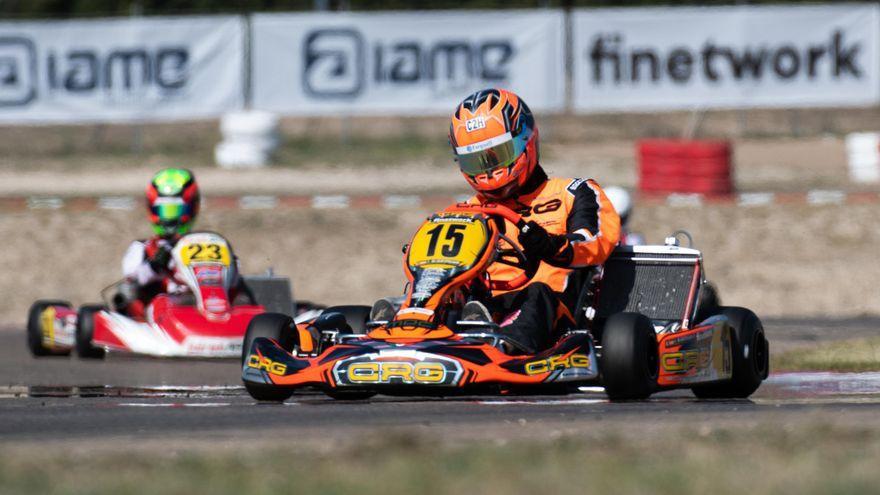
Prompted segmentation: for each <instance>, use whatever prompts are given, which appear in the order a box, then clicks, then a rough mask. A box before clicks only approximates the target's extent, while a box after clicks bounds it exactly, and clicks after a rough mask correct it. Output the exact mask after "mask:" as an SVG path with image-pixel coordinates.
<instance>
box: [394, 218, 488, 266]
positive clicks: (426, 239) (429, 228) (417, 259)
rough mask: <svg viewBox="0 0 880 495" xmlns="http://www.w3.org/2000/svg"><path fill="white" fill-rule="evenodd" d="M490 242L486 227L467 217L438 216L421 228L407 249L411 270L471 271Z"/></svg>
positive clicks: (477, 219)
mask: <svg viewBox="0 0 880 495" xmlns="http://www.w3.org/2000/svg"><path fill="white" fill-rule="evenodd" d="M488 242H489V232H488V230H487V229H486V224H485V223H483V221H482V220H481V219H479V218H476V217H473V216H469V215H455V216H450V215H437V216H434V217H431V218H430V219H428V221H427V222H425V223H424V224H422V226H421V228H419V230H418V232H416V235H415V237H413V240H412V243H411V245H410V248H409V259H408V263H409V266H410V267H411V268H413V269H415V268H421V269H430V268H441V269H443V268H465V269H467V268H470V267H472V266H473V265H474V264H475V263H476V262H477V261H478V260H479V259H480V255H482V254H483V252H484V250H485V248H486V244H487V243H488Z"/></svg>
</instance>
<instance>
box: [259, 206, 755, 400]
mask: <svg viewBox="0 0 880 495" xmlns="http://www.w3.org/2000/svg"><path fill="white" fill-rule="evenodd" d="M505 221H506V224H507V225H508V228H509V226H510V225H511V224H512V225H513V226H515V227H517V228H521V227H522V226H524V225H525V222H524V220H523V219H522V218H521V216H520V215H519V214H517V213H516V212H514V211H512V210H510V209H508V208H505V207H503V206H500V205H468V204H459V205H456V206H453V207H451V208H448V209H446V210H444V211H442V212H439V213H436V214H434V215H432V216H431V217H429V218H428V219H427V220H426V221H425V222H424V223H423V224H422V225H421V227H420V228H419V230H418V231H417V232H416V234H415V236H414V237H413V239H412V241H411V242H410V244H408V245H407V247H406V249H405V254H404V263H403V265H404V270H405V272H406V276H407V278H408V279H409V284H408V286H407V290H406V294H405V297H404V300H403V302H402V303H401V304H400V307H399V309H398V310H397V311H396V314H395V315H394V317H393V318H391V319H389V321H367V320H368V314H369V308H368V307H366V306H364V307H357V306H345V307H339V308H328V309H327V310H325V311H324V313H323V314H322V315H321V316H319V317H318V318H316V319H314V320H311V321H308V322H305V323H300V324H295V323H294V322H293V320H292V319H291V318H290V317H289V316H286V315H282V314H275V313H265V314H262V315H258V316H256V317H255V318H254V319H253V320H251V322H250V324H249V326H248V330H247V334H246V336H245V340H244V343H243V346H242V380H243V381H244V384H245V387H246V389H247V390H248V392H249V393H250V394H251V396H252V397H254V398H255V399H257V400H268V401H283V400H285V399H287V398H288V397H290V396H291V395H292V394H293V393H294V392H295V391H296V390H297V389H300V388H304V387H318V388H321V389H323V390H324V391H325V392H326V393H327V394H328V395H330V396H331V397H335V398H366V397H369V396H372V395H374V394H376V393H383V394H390V395H451V394H471V393H493V392H494V393H499V392H501V393H503V392H510V393H513V392H527V393H536V392H537V393H545V392H550V391H553V392H559V391H573V390H577V388H578V387H580V386H583V385H588V384H602V385H603V386H604V387H605V391H606V393H607V394H608V396H609V397H610V398H611V399H614V400H617V399H643V398H647V397H648V396H650V395H651V394H652V393H654V392H656V391H659V390H664V389H672V388H685V387H686V388H692V389H693V390H694V392H695V393H696V394H697V395H698V396H701V397H740V396H748V395H749V394H751V393H752V392H753V391H754V390H755V389H757V387H758V385H760V383H761V381H762V380H763V379H764V378H766V376H767V366H766V361H767V343H766V339H765V338H764V333H763V329H762V328H761V326H760V321H759V320H758V319H757V317H755V316H754V314H753V313H751V312H750V311H748V310H745V309H742V308H717V307H716V308H698V306H699V305H698V304H697V301H698V300H699V289H700V287H701V285H702V283H703V282H704V280H703V275H702V258H701V256H700V253H699V251H697V250H694V249H689V248H682V247H679V246H677V245H667V246H647V247H645V246H640V247H637V248H622V249H619V250H618V251H617V252H616V253H615V254H614V255H612V257H611V258H610V259H609V261H608V263H607V264H606V268H605V269H604V275H603V270H600V269H597V268H593V269H591V270H588V271H584V272H583V273H582V274H581V275H583V276H582V277H575V278H580V279H582V280H585V282H584V283H583V285H582V287H581V288H580V291H579V293H578V295H577V307H576V308H574V309H575V310H576V311H575V312H574V313H575V314H576V321H577V323H576V324H575V325H573V326H572V328H568V329H562V330H563V331H561V332H559V337H558V339H557V340H556V342H555V344H554V345H552V346H551V347H550V348H549V349H546V350H544V351H542V352H539V353H536V354H534V353H526V352H525V351H524V350H523V349H522V348H521V347H520V346H518V345H517V343H516V342H513V341H511V340H510V339H509V338H507V337H506V336H505V335H504V333H503V329H501V328H500V327H499V326H498V325H497V324H496V323H495V322H490V321H459V316H460V311H461V308H462V306H463V304H464V303H465V302H466V301H467V300H469V299H470V298H473V297H478V296H479V295H480V294H483V295H485V294H487V293H489V292H490V291H498V290H514V289H518V288H520V287H523V286H525V285H526V284H527V283H528V282H529V280H530V279H531V277H532V276H533V275H534V273H535V272H536V271H537V268H538V262H535V261H533V260H529V259H528V258H527V257H526V256H525V254H524V253H523V252H522V251H521V250H520V249H518V248H517V247H516V244H514V243H513V242H511V241H510V239H509V238H508V237H506V235H505V234H504V233H503V232H504V228H505V227H504V226H503V224H504V223H505ZM492 263H506V264H509V265H512V266H515V267H517V268H520V269H521V270H522V273H521V275H520V276H518V277H516V278H515V279H513V280H493V279H491V278H490V277H489V275H488V272H487V268H488V267H489V266H490V265H491V264H492ZM664 267H665V268H669V270H666V272H664V270H663V268H664ZM645 268H647V270H645ZM682 268H683V270H682ZM615 277H617V278H619V279H620V280H616V281H615V280H609V279H610V278H615ZM606 280H608V281H606ZM645 290H651V291H652V292H654V293H652V294H645V293H644V291H645ZM670 294H671V296H670ZM712 311H714V313H715V314H714V315H710V316H707V315H706V313H707V312H712ZM645 313H647V314H645ZM698 313H702V314H701V315H700V318H702V319H704V321H702V322H701V323H700V324H698V325H691V321H694V320H695V319H696V318H697V316H698ZM670 315H671V316H670ZM743 349H745V351H743ZM744 352H745V354H744Z"/></svg>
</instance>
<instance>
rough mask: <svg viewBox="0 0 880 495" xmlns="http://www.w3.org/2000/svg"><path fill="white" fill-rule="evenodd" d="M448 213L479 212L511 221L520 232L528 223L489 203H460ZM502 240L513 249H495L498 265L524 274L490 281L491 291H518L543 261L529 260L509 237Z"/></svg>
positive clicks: (515, 214) (503, 208)
mask: <svg viewBox="0 0 880 495" xmlns="http://www.w3.org/2000/svg"><path fill="white" fill-rule="evenodd" d="M447 211H471V212H474V211H475V212H479V213H483V214H485V215H487V216H489V217H490V218H492V219H493V220H494V221H496V222H503V221H504V220H507V221H509V222H510V223H512V224H513V225H515V226H516V228H517V229H518V230H522V228H523V227H525V226H526V221H525V220H523V218H522V216H521V215H520V214H519V213H517V212H515V211H513V210H511V209H510V208H508V207H506V206H502V205H499V204H495V203H488V204H484V205H472V204H468V203H459V204H457V205H455V206H453V207H451V208H449V209H448V210H447ZM498 237H499V238H500V239H503V240H504V241H506V242H507V244H509V245H510V246H511V247H510V248H507V249H501V248H499V247H497V246H496V247H495V250H496V252H497V253H498V256H497V257H496V259H495V262H496V263H501V264H503V265H507V266H512V267H514V268H518V269H520V270H522V273H521V274H519V275H518V276H516V277H514V278H513V279H511V280H490V281H489V284H488V285H489V289H491V290H516V289H519V288H521V287H523V286H524V285H526V284H527V283H529V281H531V280H532V277H534V276H535V273H537V271H538V267H539V266H540V265H541V260H533V259H529V258H528V257H527V256H526V253H525V252H524V251H523V250H522V248H521V247H519V246H518V245H517V244H516V243H515V242H513V241H512V240H511V239H510V238H509V237H507V236H506V235H504V234H499V236H498Z"/></svg>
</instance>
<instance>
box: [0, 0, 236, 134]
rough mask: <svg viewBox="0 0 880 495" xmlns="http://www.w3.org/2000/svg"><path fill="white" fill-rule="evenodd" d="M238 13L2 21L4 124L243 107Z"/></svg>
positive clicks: (212, 112) (194, 114)
mask: <svg viewBox="0 0 880 495" xmlns="http://www.w3.org/2000/svg"><path fill="white" fill-rule="evenodd" d="M243 36H244V20H243V18H241V17H236V16H217V17H174V18H154V17H150V18H129V19H112V20H111V19H101V20H81V21H80V20H77V21H46V22H3V23H0V122H2V123H7V124H8V123H12V124H15V123H79V122H137V121H162V120H176V119H197V118H206V117H215V116H218V115H220V114H222V113H224V112H226V111H230V110H236V109H240V108H241V107H242V105H243V100H244V97H243V88H242V84H243V72H242V71H243V68H244V55H243V52H244V48H243V43H244V39H243Z"/></svg>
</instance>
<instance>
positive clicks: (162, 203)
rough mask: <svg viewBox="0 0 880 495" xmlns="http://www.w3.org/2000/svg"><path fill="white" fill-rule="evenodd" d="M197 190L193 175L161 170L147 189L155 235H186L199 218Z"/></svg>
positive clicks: (174, 170)
mask: <svg viewBox="0 0 880 495" xmlns="http://www.w3.org/2000/svg"><path fill="white" fill-rule="evenodd" d="M200 201H201V198H200V197H199V186H198V184H196V178H195V176H194V175H193V173H192V172H190V171H189V170H186V169H183V168H166V169H162V170H160V171H159V172H157V173H156V175H154V176H153V180H151V181H150V185H149V186H147V208H148V209H149V212H150V222H152V224H153V231H155V232H156V234H157V235H160V236H163V237H168V236H172V235H175V234H179V235H182V234H185V233H187V232H188V231H189V229H190V227H192V224H193V222H194V221H195V219H196V216H197V215H198V214H199V203H200Z"/></svg>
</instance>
